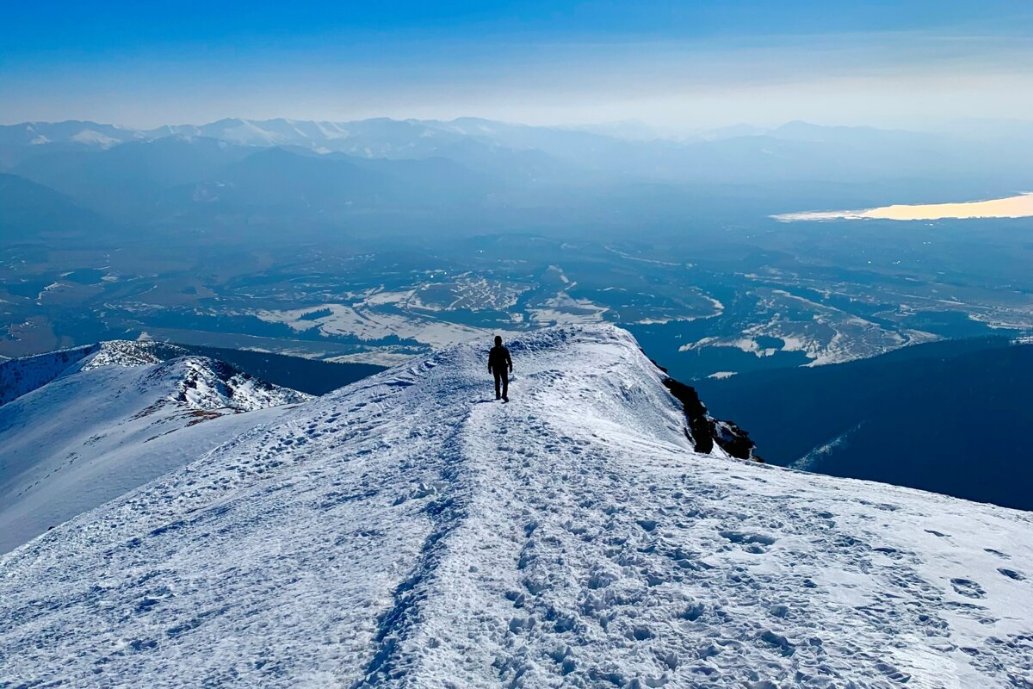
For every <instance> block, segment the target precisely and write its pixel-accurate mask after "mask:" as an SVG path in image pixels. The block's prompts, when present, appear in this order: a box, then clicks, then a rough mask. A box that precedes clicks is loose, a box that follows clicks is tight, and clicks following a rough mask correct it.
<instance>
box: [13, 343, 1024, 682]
mask: <svg viewBox="0 0 1033 689" xmlns="http://www.w3.org/2000/svg"><path fill="white" fill-rule="evenodd" d="M511 350H512V351H513V355H514V363H515V368H516V374H517V377H516V379H515V380H514V382H513V385H512V399H513V401H512V402H511V403H509V404H508V405H502V404H497V403H495V402H494V400H493V399H491V397H492V395H491V394H490V382H489V381H488V380H486V375H485V372H484V371H483V368H484V356H485V354H486V352H485V351H481V350H480V349H479V348H476V347H473V346H459V347H455V348H451V349H448V350H444V351H442V352H440V353H438V354H437V355H435V356H433V357H431V358H429V359H427V360H426V361H424V362H422V363H419V364H416V365H412V366H410V367H408V368H396V369H392V370H389V371H386V372H384V373H382V374H379V375H377V376H374V377H372V378H369V379H366V380H364V381H361V382H359V383H356V384H354V385H351V386H348V387H346V388H343V389H341V390H339V391H337V392H335V393H332V394H330V395H328V396H325V397H323V398H319V399H317V400H314V401H311V402H309V403H306V404H304V405H301V406H299V407H297V408H295V409H293V410H291V411H289V412H287V413H286V414H285V415H284V416H283V417H281V418H280V419H277V420H276V421H273V422H270V423H268V424H266V425H264V426H259V427H255V428H254V429H252V430H251V431H249V432H247V433H245V434H243V435H241V436H239V437H238V438H235V439H234V440H233V441H231V442H228V443H226V444H225V445H223V446H221V447H219V448H216V449H215V450H213V451H211V452H209V453H207V454H206V455H204V456H203V457H202V458H201V461H198V462H195V463H193V464H191V465H189V466H187V467H184V468H182V469H179V470H177V471H175V472H173V473H171V474H169V475H167V476H165V477H163V478H162V479H160V480H158V481H155V482H153V483H151V484H149V485H147V486H145V487H143V488H142V489H140V490H138V491H135V492H133V493H130V494H128V495H126V496H124V497H123V498H120V499H119V500H116V501H114V502H112V503H109V504H108V505H105V506H104V507H102V508H100V509H98V510H95V511H93V512H91V513H88V514H85V515H82V516H80V517H78V518H77V519H74V520H72V521H71V522H68V523H66V524H64V525H62V526H60V527H58V528H57V529H55V530H53V531H52V532H50V533H48V534H46V535H44V536H42V537H41V538H38V539H36V540H35V541H33V542H31V543H28V544H26V545H25V546H23V547H21V548H19V549H18V550H16V551H15V552H13V553H10V554H8V555H6V556H4V558H3V559H0V596H2V598H3V600H4V602H5V608H6V614H5V616H4V617H3V618H2V619H0V647H2V648H4V649H5V651H4V652H5V656H6V657H5V665H4V672H5V674H6V677H5V678H4V679H5V680H7V681H8V682H9V683H11V684H14V685H19V684H20V683H27V684H30V685H31V684H34V683H57V682H62V681H63V682H64V683H67V684H70V685H75V686H105V687H111V686H144V685H146V686H149V687H171V686H210V687H230V686H242V687H243V686H264V687H271V686H313V687H315V686H342V687H353V688H359V687H367V686H393V687H502V686H506V687H543V686H560V685H564V686H582V687H609V686H614V687H643V686H650V687H659V686H673V687H684V686H709V687H737V688H742V687H750V688H751V689H771V688H772V687H779V686H782V687H788V686H794V687H833V686H854V687H890V686H896V685H898V684H900V683H903V682H907V685H908V686H911V687H930V688H931V687H942V686H948V687H970V686H980V687H1015V686H1023V684H1022V682H1024V681H1025V679H1024V678H1027V677H1029V676H1030V673H1031V672H1033V661H1031V660H1030V658H1031V657H1033V654H1031V653H1030V650H1031V646H1033V621H1031V620H1030V616H1029V614H1028V613H1029V610H1030V607H1031V601H1033V593H1031V589H1030V579H1029V578H1027V577H1028V576H1029V575H1033V542H1031V541H1033V537H1031V536H1030V533H1031V531H1030V527H1031V526H1033V521H1031V519H1030V516H1029V515H1026V514H1024V513H1020V512H1015V511H1011V510H1006V509H1000V508H994V507H990V506H985V505H977V504H972V503H967V502H964V501H959V500H956V499H951V498H946V497H942V496H937V495H932V494H927V493H921V492H918V491H914V490H909V489H903V488H894V487H890V486H883V485H877V484H868V483H863V482H857V481H845V480H840V479H834V478H830V477H824V476H816V475H808V474H801V473H795V472H789V471H786V470H783V469H779V468H774V467H765V466H761V465H757V464H753V463H748V462H736V461H730V460H724V459H719V458H717V457H711V456H703V455H697V454H694V453H693V452H691V450H690V441H689V439H688V438H687V437H686V436H685V434H684V426H683V424H684V416H683V414H682V410H681V408H680V406H679V405H678V404H677V402H676V401H675V400H674V398H673V397H671V396H670V395H669V393H668V392H667V391H666V390H665V388H664V387H663V384H662V378H663V377H662V374H661V373H660V371H659V370H658V369H656V368H655V367H654V366H653V365H652V364H651V363H650V362H649V361H648V359H646V358H645V356H644V355H642V353H641V352H640V351H639V349H638V347H637V344H636V343H635V342H634V340H633V339H632V338H631V337H630V335H628V334H627V333H625V332H623V331H620V330H617V329H615V328H610V327H592V328H579V329H573V328H570V329H554V330H548V331H542V332H540V333H536V334H533V335H530V336H528V337H527V338H525V339H524V340H522V341H520V342H515V343H513V344H512V347H511Z"/></svg>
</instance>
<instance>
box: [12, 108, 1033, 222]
mask: <svg viewBox="0 0 1033 689" xmlns="http://www.w3.org/2000/svg"><path fill="white" fill-rule="evenodd" d="M618 131H619V130H618ZM1031 156H1033V136H1030V137H1022V136H1009V137H1005V138H999V139H986V138H983V139H978V138H972V137H968V138H966V137H959V136H955V135H945V134H938V135H934V134H921V133H912V132H902V131H887V130H878V129H872V128H863V127H821V126H816V125H811V124H807V123H802V122H793V123H789V124H786V125H784V126H782V127H778V128H774V129H770V130H755V129H749V128H745V129H744V128H731V129H728V130H716V131H715V132H711V133H707V134H704V135H701V136H699V137H696V138H692V139H687V140H677V141H676V140H670V139H659V138H653V139H648V138H643V137H641V136H639V137H638V138H634V139H628V138H621V137H619V136H615V135H611V134H606V133H601V132H600V131H586V130H582V129H564V128H555V127H538V126H526V125H515V124H506V123H501V122H495V121H490V120H483V119H476V118H461V119H456V120H452V121H448V122H442V121H435V120H402V121H399V120H390V119H371V120H361V121H355V122H338V123H334V122H311V121H296V120H285V119H273V120H263V121H253V120H243V119H226V120H220V121H218V122H212V123H209V124H205V125H170V126H164V127H159V128H157V129H151V130H138V129H128V128H122V127H116V126H113V125H108V124H99V123H95V122H81V121H69V122H59V123H44V122H34V123H23V124H16V125H5V126H0V172H2V173H5V174H8V175H16V176H18V177H20V178H23V179H25V180H30V181H32V182H34V183H36V184H39V185H43V186H45V187H47V188H49V189H50V190H52V191H54V192H57V193H59V194H61V195H63V196H64V197H67V198H68V199H71V200H72V202H74V203H75V204H79V205H80V206H82V208H84V209H87V210H90V211H93V212H96V213H101V214H103V215H105V216H107V217H109V218H113V219H116V220H119V221H122V222H125V221H133V222H137V223H138V222H140V221H142V220H147V221H154V220H155V219H159V220H160V219H166V218H170V217H179V218H183V217H186V218H194V219H197V218H202V219H204V218H211V217H212V216H213V215H218V214H226V213H238V214H239V213H251V214H254V213H262V214H269V213H273V214H274V215H275V214H276V213H281V214H282V213H289V214H292V215H293V216H294V217H302V218H305V219H310V220H321V221H328V220H329V221H334V220H337V219H339V217H340V215H341V214H350V213H355V212H360V211H362V212H366V211H368V210H371V209H374V210H379V211H383V212H387V211H389V212H399V211H401V212H413V211H420V210H426V209H440V208H451V209H457V208H461V209H463V210H464V212H466V213H467V214H470V213H474V214H477V213H485V214H488V215H490V214H492V213H495V214H499V213H504V212H505V211H506V210H507V209H510V208H513V207H517V208H522V209H523V212H525V213H526V212H527V210H528V209H533V208H538V207H542V206H546V207H548V206H563V205H564V204H565V205H567V206H569V205H577V204H583V205H587V206H592V207H595V206H598V205H599V204H600V203H604V202H607V201H606V200H608V202H609V203H613V202H614V201H615V200H619V199H620V193H619V192H620V190H621V189H625V188H628V187H629V185H632V186H633V185H643V184H646V185H654V186H656V185H660V187H662V188H669V189H671V190H672V191H671V192H670V197H671V199H676V198H678V195H679V194H684V191H681V192H679V191H677V190H678V189H682V188H684V187H685V186H686V185H688V186H695V187H704V188H713V187H714V186H715V185H752V186H753V187H756V189H755V190H754V192H752V193H753V194H754V195H757V194H759V195H760V196H761V197H762V198H764V199H766V201H765V203H766V204H767V205H766V206H765V208H764V209H763V211H762V212H784V211H794V210H801V208H803V209H806V208H810V207H818V206H821V205H822V204H823V203H828V204H831V203H835V204H836V205H841V204H844V203H846V204H850V206H851V207H864V206H865V205H869V204H884V203H886V202H888V201H890V200H892V201H898V202H910V201H915V202H918V201H924V202H935V201H941V200H942V201H949V200H958V198H959V195H961V196H962V197H970V196H972V195H994V194H1006V193H1014V192H1015V191H1022V190H1025V189H1026V188H1033V170H1031V169H1030V168H1029V166H1028V160H1029V159H1030V157H1031ZM12 183H13V182H10V181H9V182H7V184H12ZM801 183H806V184H801ZM787 185H788V186H790V187H792V188H793V189H794V190H793V191H787ZM1016 185H1022V186H1023V188H1021V189H1018V188H1016ZM758 189H759V190H760V191H757V190H758ZM764 190H767V191H764ZM641 191H642V190H641V189H639V191H638V192H636V194H635V197H636V198H641V197H642V193H640V192H641ZM739 191H740V192H742V190H741V189H740V190H739ZM615 192H617V193H615ZM648 193H649V194H652V195H653V196H656V192H655V191H652V192H648ZM586 194H587V195H586ZM747 196H749V194H747ZM656 198H657V201H656V202H660V203H668V201H664V200H663V198H664V197H663V196H658V197H656ZM706 198H707V197H706V196H705V195H704V197H703V199H704V200H703V201H702V202H701V201H700V200H699V199H697V200H695V201H694V203H696V204H697V205H701V207H703V206H705V205H706V203H707V202H706V200H705V199H706ZM833 199H834V200H833ZM0 203H3V204H4V205H3V206H2V207H3V208H4V209H5V215H9V211H7V210H6V209H7V207H8V202H6V201H4V200H3V199H2V198H0ZM34 203H35V204H36V205H38V206H40V207H41V208H42V207H44V206H47V203H46V202H42V201H37V202H33V201H32V200H31V199H29V200H26V201H25V202H23V204H22V208H21V209H20V212H23V213H26V214H27V215H28V216H30V217H33V218H34V222H39V221H38V219H35V216H37V215H40V214H42V210H41V211H40V213H39V214H34V213H32V212H31V209H32V208H34V207H35V206H34V205H33V204H34ZM51 205H52V204H51ZM27 208H28V209H29V210H28V211H26V209H27ZM9 222H10V221H5V224H6V223H9Z"/></svg>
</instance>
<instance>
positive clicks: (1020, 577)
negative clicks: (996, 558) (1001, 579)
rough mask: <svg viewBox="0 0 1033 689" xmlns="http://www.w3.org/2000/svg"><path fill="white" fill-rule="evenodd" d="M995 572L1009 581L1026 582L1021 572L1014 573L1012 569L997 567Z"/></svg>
mask: <svg viewBox="0 0 1033 689" xmlns="http://www.w3.org/2000/svg"><path fill="white" fill-rule="evenodd" d="M997 571H998V572H1000V573H1001V574H1003V575H1004V576H1006V577H1008V578H1009V579H1014V580H1015V581H1025V580H1026V575H1025V574H1023V573H1022V572H1016V571H1015V570H1014V569H1007V568H1005V567H998V568H997Z"/></svg>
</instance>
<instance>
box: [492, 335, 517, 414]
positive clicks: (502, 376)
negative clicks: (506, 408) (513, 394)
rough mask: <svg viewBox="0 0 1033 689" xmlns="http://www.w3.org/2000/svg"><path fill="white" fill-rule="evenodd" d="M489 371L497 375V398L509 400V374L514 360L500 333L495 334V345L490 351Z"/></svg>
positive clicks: (504, 400)
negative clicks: (503, 344)
mask: <svg viewBox="0 0 1033 689" xmlns="http://www.w3.org/2000/svg"><path fill="white" fill-rule="evenodd" d="M488 371H490V372H491V374H492V375H493V376H495V399H501V400H502V401H503V402H508V401H509V374H510V373H512V372H513V360H512V359H511V358H510V357H509V350H508V349H506V348H505V347H503V346H502V337H501V336H500V335H496V336H495V346H494V347H492V348H491V351H490V352H488ZM500 383H501V390H500V388H499V384H500Z"/></svg>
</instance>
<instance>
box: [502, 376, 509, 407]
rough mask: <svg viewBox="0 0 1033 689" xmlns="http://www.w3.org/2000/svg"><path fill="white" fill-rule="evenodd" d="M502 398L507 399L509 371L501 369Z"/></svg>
mask: <svg viewBox="0 0 1033 689" xmlns="http://www.w3.org/2000/svg"><path fill="white" fill-rule="evenodd" d="M502 399H504V400H508V399H509V371H506V370H505V369H502Z"/></svg>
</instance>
